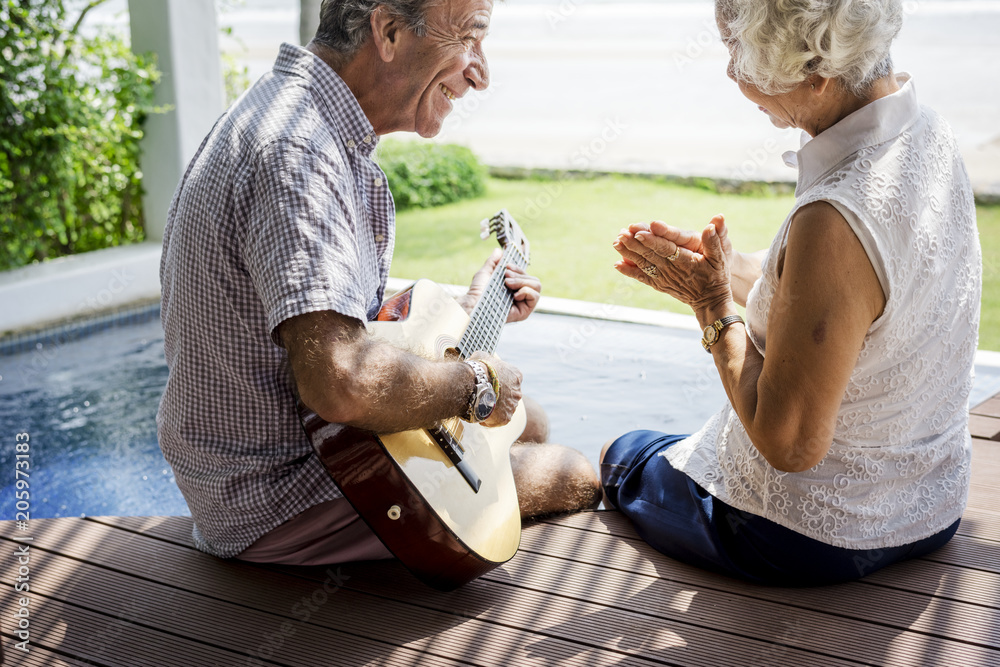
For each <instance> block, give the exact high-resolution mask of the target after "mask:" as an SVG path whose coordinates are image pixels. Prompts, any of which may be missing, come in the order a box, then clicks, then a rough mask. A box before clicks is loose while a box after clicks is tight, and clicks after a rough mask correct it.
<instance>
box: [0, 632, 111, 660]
mask: <svg viewBox="0 0 1000 667" xmlns="http://www.w3.org/2000/svg"><path fill="white" fill-rule="evenodd" d="M4 639H7V637H6V635H5V636H4ZM15 641H17V640H16V639H11V640H10V643H9V644H8V648H5V651H6V655H5V656H0V665H10V667H93V665H94V663H91V662H82V661H80V660H75V659H73V658H68V657H66V656H64V655H60V654H58V653H54V652H52V651H49V650H48V649H45V648H42V647H40V646H37V645H35V644H34V643H33V642H32V643H31V644H30V649H31V650H30V651H29V652H28V653H24V652H23V651H19V650H11V649H10V648H9V645H10V644H13V643H14V642H15ZM4 643H5V644H6V643H7V642H4ZM4 657H6V662H5V661H4Z"/></svg>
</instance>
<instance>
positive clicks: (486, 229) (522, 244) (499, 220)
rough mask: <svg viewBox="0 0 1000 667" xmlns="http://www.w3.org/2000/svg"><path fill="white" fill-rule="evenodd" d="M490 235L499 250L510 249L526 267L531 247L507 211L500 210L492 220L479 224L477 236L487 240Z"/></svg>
mask: <svg viewBox="0 0 1000 667" xmlns="http://www.w3.org/2000/svg"><path fill="white" fill-rule="evenodd" d="M490 234H496V236H497V243H499V244H500V247H501V248H504V249H505V250H506V249H507V248H511V249H512V250H513V251H514V252H515V253H516V254H517V255H520V258H521V259H522V260H523V261H524V266H527V265H528V262H529V260H530V259H531V246H530V244H529V243H528V239H527V238H526V237H525V236H524V232H522V231H521V226H520V225H518V224H517V221H516V220H514V218H513V216H511V214H510V213H508V212H507V209H501V210H500V212H499V213H497V214H496V215H494V216H493V217H492V218H488V219H486V220H483V221H482V222H481V223H480V233H479V236H480V237H481V238H483V239H484V240H485V239H487V238H489V236H490Z"/></svg>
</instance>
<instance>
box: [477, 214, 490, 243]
mask: <svg viewBox="0 0 1000 667" xmlns="http://www.w3.org/2000/svg"><path fill="white" fill-rule="evenodd" d="M489 237H490V219H489V218H483V221H482V222H480V223H479V238H481V239H482V240H484V241H485V240H486V239H488V238H489Z"/></svg>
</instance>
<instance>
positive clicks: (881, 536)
mask: <svg viewBox="0 0 1000 667" xmlns="http://www.w3.org/2000/svg"><path fill="white" fill-rule="evenodd" d="M910 94H911V96H912V90H911V91H910ZM913 105H914V113H913V115H914V118H915V120H914V122H912V123H910V124H909V125H908V127H906V128H904V129H903V131H901V132H900V133H899V134H898V136H896V137H895V138H893V139H891V140H889V141H886V142H883V143H881V144H879V145H874V146H862V147H861V148H859V149H858V150H857V151H856V152H855V153H854V154H853V155H850V156H849V157H848V158H847V159H846V160H844V161H842V162H841V163H840V164H838V165H833V166H831V169H830V170H829V171H827V172H826V173H825V175H823V176H822V177H820V178H818V179H817V180H816V181H815V182H814V183H812V184H806V187H804V188H802V191H801V192H797V198H796V203H795V207H794V209H793V210H792V212H791V213H790V214H789V216H788V218H787V219H786V220H785V222H784V224H783V225H782V227H781V229H780V231H779V233H778V235H777V236H776V237H775V239H774V242H773V244H772V246H771V248H770V250H769V251H768V253H767V257H766V259H765V262H764V265H763V276H762V278H761V279H760V280H758V281H757V283H756V284H755V285H754V287H753V289H752V290H751V293H750V295H749V298H748V302H747V330H748V333H749V335H750V338H751V340H752V342H753V344H754V345H755V346H756V347H757V349H758V350H759V351H760V352H761V353H762V354H764V353H765V351H766V339H767V322H768V314H769V311H770V308H771V302H772V300H773V298H774V294H775V291H776V289H777V286H778V273H777V263H778V262H777V259H778V257H779V255H780V250H781V249H782V247H783V246H784V245H785V242H786V237H787V232H788V227H789V223H790V221H791V219H792V217H793V216H794V214H795V212H796V211H797V210H798V209H799V208H801V207H802V206H805V205H807V204H809V203H812V202H815V201H821V200H822V201H828V202H835V203H836V204H839V205H840V206H842V207H844V208H846V209H847V210H849V211H851V212H853V213H854V214H855V216H856V217H857V221H856V222H857V223H859V224H863V225H865V227H866V228H867V231H868V232H870V236H871V238H872V239H874V241H875V246H876V247H875V248H869V252H876V253H878V256H876V257H871V259H872V263H873V265H874V264H875V263H876V262H881V263H882V265H883V267H884V269H885V273H886V279H887V280H888V295H887V301H886V306H885V311H884V312H883V314H882V316H881V317H880V318H879V319H878V320H877V321H876V322H875V323H874V324H873V325H872V327H871V329H870V330H869V331H868V333H867V335H866V338H865V340H864V344H863V346H862V349H861V351H860V354H859V357H858V362H857V365H856V367H855V369H854V372H853V373H852V375H851V377H850V381H849V382H848V385H847V389H846V391H845V393H844V400H843V403H842V404H841V407H840V412H839V415H838V418H837V424H836V429H835V435H834V439H833V444H832V446H831V447H830V450H829V453H828V454H827V456H826V457H825V458H824V459H823V460H822V461H821V462H820V463H819V464H818V465H816V466H815V467H813V468H811V469H810V470H807V471H804V472H801V473H782V472H779V471H778V470H776V469H775V468H773V467H772V466H770V465H769V464H768V463H767V461H766V460H765V459H764V457H763V456H761V455H760V453H759V452H758V450H757V449H756V448H755V447H754V446H753V444H752V443H751V442H750V439H749V437H748V436H747V433H746V431H745V429H744V428H743V425H742V424H741V423H740V420H739V418H738V416H737V415H736V413H735V411H734V410H733V408H732V406H731V405H730V404H728V403H727V404H726V406H725V407H724V408H723V409H722V410H721V411H720V412H719V413H718V414H716V415H715V416H714V417H713V418H712V419H710V420H709V422H708V423H706V424H705V426H704V427H703V428H702V429H701V430H700V431H699V432H698V433H696V434H694V435H693V436H691V437H690V438H688V439H687V440H685V441H683V442H681V443H678V444H677V445H675V446H674V447H672V448H670V449H669V450H667V451H665V452H663V453H662V454H661V455H663V456H666V457H667V459H668V460H669V461H670V462H671V464H672V465H674V467H675V468H678V469H680V470H682V471H683V472H685V473H686V474H688V475H689V476H690V477H691V478H692V479H694V481H696V482H697V483H699V484H700V485H701V486H703V487H704V488H705V489H706V490H707V491H708V492H709V493H711V494H712V495H714V496H716V497H718V498H719V499H721V500H723V501H724V502H726V503H728V504H730V505H732V506H734V507H736V508H738V509H741V510H744V511H747V512H751V513H753V514H757V515H760V516H764V517H766V518H768V519H770V520H772V521H775V522H776V523H778V524H781V525H783V526H786V527H788V528H791V529H792V530H795V531H797V532H799V533H802V534H804V535H807V536H809V537H812V538H813V539H816V540H819V541H821V542H824V543H827V544H831V545H834V546H839V547H844V548H851V549H874V548H885V547H892V546H899V545H903V544H908V543H911V542H914V541H917V540H920V539H922V538H925V537H928V536H930V535H933V534H934V533H936V532H938V531H940V530H942V529H944V528H946V527H947V526H949V525H950V524H952V523H953V522H954V521H956V520H957V519H958V518H959V517H960V516H961V514H962V511H963V509H964V507H965V502H966V497H967V494H968V484H969V461H970V453H971V441H970V437H969V429H968V399H969V393H970V391H971V388H972V377H973V361H974V357H975V351H976V347H977V343H978V329H979V300H980V292H981V289H982V286H981V261H982V260H981V254H980V249H979V243H978V236H977V230H976V218H975V207H974V204H973V199H972V190H971V186H970V185H969V180H968V176H967V175H966V172H965V167H964V164H963V162H962V160H961V157H960V156H959V153H958V148H957V145H956V143H955V140H954V138H953V136H952V133H951V130H950V128H949V127H948V126H947V124H946V123H945V122H944V121H943V120H941V119H940V118H939V117H938V116H937V115H936V114H934V113H933V112H932V111H930V110H928V109H925V108H920V107H916V104H915V101H914V103H913ZM820 136H822V135H820ZM801 185H802V182H801V180H800V186H801ZM869 245H870V244H869Z"/></svg>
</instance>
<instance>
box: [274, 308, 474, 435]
mask: <svg viewBox="0 0 1000 667" xmlns="http://www.w3.org/2000/svg"><path fill="white" fill-rule="evenodd" d="M279 332H280V335H281V338H282V342H283V343H284V345H285V348H286V349H287V350H288V356H289V361H290V363H291V366H292V373H293V375H294V378H295V382H296V385H297V387H298V390H299V396H300V398H301V399H302V402H303V403H305V404H306V405H307V406H308V407H309V408H310V409H312V410H313V411H315V412H316V413H317V414H318V415H319V416H320V417H322V418H323V419H325V420H327V421H330V422H336V423H341V424H347V425H349V426H355V427H358V428H364V429H367V430H371V431H376V432H379V433H394V432H397V431H404V430H408V429H412V428H420V427H427V426H431V425H433V424H435V423H437V422H438V421H440V420H442V419H447V418H449V417H454V416H457V415H459V414H461V413H462V412H463V411H464V410H465V408H466V406H467V405H468V401H469V397H470V396H471V394H472V389H473V386H474V384H475V372H474V371H473V370H472V368H470V367H469V366H468V365H467V364H464V363H462V362H459V361H431V360H427V359H423V358H421V357H417V356H415V355H413V354H410V353H409V352H406V351H404V350H400V349H398V348H395V347H393V346H392V345H389V344H387V343H384V342H381V341H378V340H376V339H374V338H372V337H371V336H370V335H369V334H368V332H367V330H366V329H365V327H364V325H363V324H362V323H361V322H359V321H357V320H353V319H351V318H347V317H344V316H342V315H338V314H336V313H332V312H330V311H326V312H320V313H309V314H307V315H301V316H299V317H296V318H292V319H291V320H288V321H286V322H284V323H282V325H281V329H280V330H279Z"/></svg>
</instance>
